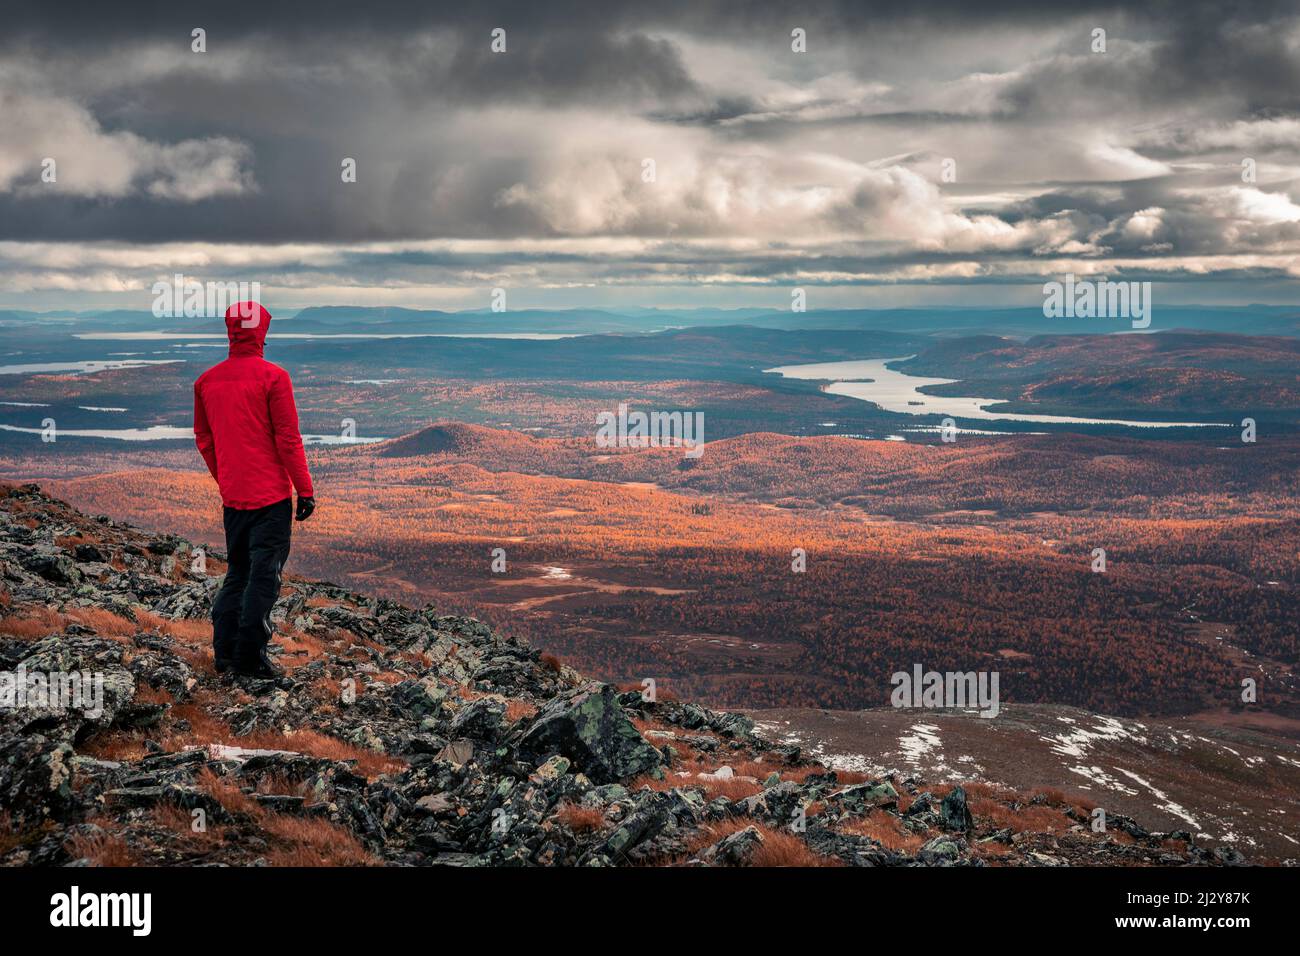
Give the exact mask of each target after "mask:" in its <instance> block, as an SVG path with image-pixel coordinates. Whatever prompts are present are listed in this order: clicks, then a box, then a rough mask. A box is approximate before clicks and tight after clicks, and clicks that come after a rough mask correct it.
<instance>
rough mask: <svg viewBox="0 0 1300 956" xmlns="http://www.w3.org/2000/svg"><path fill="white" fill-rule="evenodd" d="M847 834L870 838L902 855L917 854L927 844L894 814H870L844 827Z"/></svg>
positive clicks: (923, 838)
mask: <svg viewBox="0 0 1300 956" xmlns="http://www.w3.org/2000/svg"><path fill="white" fill-rule="evenodd" d="M841 829H843V830H844V831H845V832H846V833H856V834H858V835H859V836H865V837H870V838H871V839H873V840H875V841H876V842H878V843H879V844H880V845H881V846H883V847H885V848H887V849H890V850H897V851H898V852H900V853H915V852H916V851H917V850H919V849H921V847H922V845H924V843H925V837H923V836H921V835H920V834H916V833H913V832H912V831H911V830H909V829H907V827H905V826H903V821H902V820H900V819H899V818H898V817H896V816H894V815H893V814H892V813H869V814H867V815H866V816H865V817H859V818H858V819H856V820H851V821H849V822H848V823H845V824H843V825H842V827H841Z"/></svg>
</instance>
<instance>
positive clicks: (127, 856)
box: [67, 819, 136, 866]
mask: <svg viewBox="0 0 1300 956" xmlns="http://www.w3.org/2000/svg"><path fill="white" fill-rule="evenodd" d="M91 822H92V823H95V824H97V825H98V826H101V827H105V828H107V827H108V826H111V825H112V821H111V820H107V819H96V820H92V821H91ZM67 848H68V852H69V853H70V854H71V855H72V857H73V859H78V860H80V859H85V860H89V861H90V864H91V866H135V865H136V861H135V858H134V857H133V856H132V855H131V850H130V848H129V847H128V846H127V845H126V842H125V841H123V840H122V838H121V837H119V836H115V835H114V834H112V833H109V832H107V830H106V831H105V832H104V833H101V834H97V835H95V836H89V835H87V834H84V833H78V834H76V835H75V836H73V837H72V838H71V839H70V840H68V843H67Z"/></svg>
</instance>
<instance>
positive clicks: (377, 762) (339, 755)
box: [229, 730, 406, 778]
mask: <svg viewBox="0 0 1300 956" xmlns="http://www.w3.org/2000/svg"><path fill="white" fill-rule="evenodd" d="M229 742H230V743H232V744H235V745H236V746H239V747H249V748H252V749H258V750H292V751H296V752H297V753H301V754H307V755H308V756H309V757H323V758H324V759H326V760H355V761H356V764H357V770H358V771H360V772H361V773H362V774H364V775H365V776H366V777H368V778H374V777H378V776H380V775H382V774H385V773H398V772H400V771H402V770H404V769H405V768H406V762H405V761H403V760H399V759H397V758H396V757H391V756H389V755H388V754H382V753H376V752H375V751H373V750H365V749H363V748H361V747H356V746H354V745H352V744H349V743H345V742H344V741H342V740H339V739H338V738H337V737H328V736H326V735H325V734H322V733H318V732H317V731H314V730H294V731H291V732H289V733H287V734H284V733H280V732H279V731H273V730H258V731H255V732H253V733H252V734H249V735H248V736H246V737H235V738H232V739H230V741H229Z"/></svg>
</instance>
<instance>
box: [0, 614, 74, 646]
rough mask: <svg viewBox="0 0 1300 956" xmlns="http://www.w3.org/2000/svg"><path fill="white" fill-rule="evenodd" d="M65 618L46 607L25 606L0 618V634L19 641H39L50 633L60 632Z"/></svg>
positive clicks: (65, 622) (65, 624)
mask: <svg viewBox="0 0 1300 956" xmlns="http://www.w3.org/2000/svg"><path fill="white" fill-rule="evenodd" d="M66 626H67V620H66V619H65V618H64V616H63V615H62V614H60V613H59V612H58V611H55V610H53V609H52V608H48V607H25V608H23V609H22V610H21V611H19V612H18V613H17V614H11V615H8V616H6V617H3V618H0V634H3V635H4V636H5V637H13V638H17V639H18V640H21V641H39V640H40V639H41V638H43V637H49V636H50V635H51V634H61V633H63V629H64V628H65V627H66Z"/></svg>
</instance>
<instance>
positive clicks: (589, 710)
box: [519, 683, 663, 783]
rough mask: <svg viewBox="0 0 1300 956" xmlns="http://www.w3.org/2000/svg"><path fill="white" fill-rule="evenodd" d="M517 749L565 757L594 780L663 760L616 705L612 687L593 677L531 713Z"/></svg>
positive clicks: (633, 772) (626, 774) (622, 776)
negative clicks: (581, 685) (594, 680)
mask: <svg viewBox="0 0 1300 956" xmlns="http://www.w3.org/2000/svg"><path fill="white" fill-rule="evenodd" d="M519 749H520V750H521V752H523V753H524V754H528V755H531V756H533V757H536V758H538V759H544V758H546V757H549V756H551V755H553V754H560V755H562V756H564V757H567V758H568V759H569V760H571V761H572V762H573V765H574V766H575V767H577V768H578V769H579V770H581V771H582V772H583V773H585V774H586V775H587V776H588V777H590V778H591V779H592V780H594V781H595V782H597V783H612V782H614V781H617V780H626V779H629V778H631V777H636V776H639V775H641V774H643V773H647V772H649V771H651V770H654V769H656V768H657V767H659V766H660V764H662V763H663V757H662V755H661V754H660V753H659V751H658V750H656V749H655V748H654V747H652V746H650V744H649V743H647V742H646V740H645V738H644V737H642V736H641V733H640V732H639V731H638V730H637V729H636V727H635V726H634V725H633V723H632V721H631V720H629V719H628V717H627V715H626V714H625V713H624V712H623V708H622V707H620V706H619V704H618V701H617V699H616V695H615V692H614V688H613V687H610V686H609V685H608V684H598V683H591V684H587V685H586V686H584V687H582V688H580V689H579V690H578V691H577V693H574V694H572V695H569V696H565V697H557V698H556V699H554V700H552V701H550V702H549V703H548V704H547V705H546V706H545V707H543V708H542V709H541V711H539V712H538V714H537V716H536V717H535V718H534V719H533V721H532V724H531V726H530V727H529V728H528V730H527V732H526V733H525V734H524V735H523V738H522V739H521V740H520V741H519Z"/></svg>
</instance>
